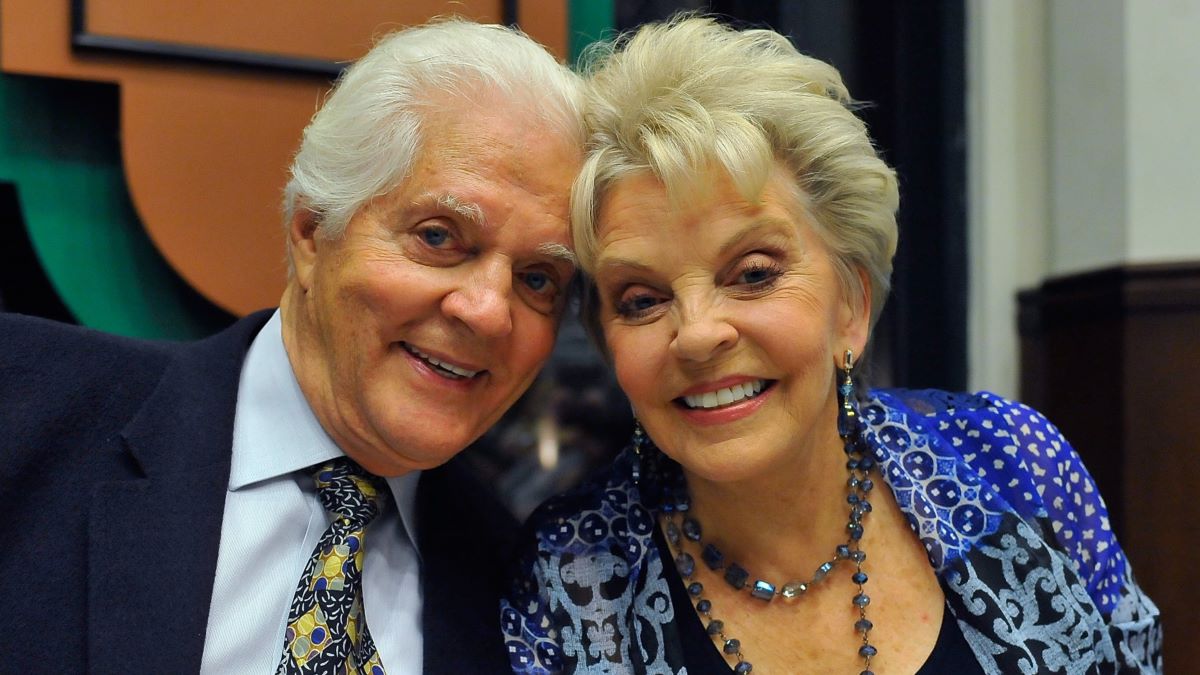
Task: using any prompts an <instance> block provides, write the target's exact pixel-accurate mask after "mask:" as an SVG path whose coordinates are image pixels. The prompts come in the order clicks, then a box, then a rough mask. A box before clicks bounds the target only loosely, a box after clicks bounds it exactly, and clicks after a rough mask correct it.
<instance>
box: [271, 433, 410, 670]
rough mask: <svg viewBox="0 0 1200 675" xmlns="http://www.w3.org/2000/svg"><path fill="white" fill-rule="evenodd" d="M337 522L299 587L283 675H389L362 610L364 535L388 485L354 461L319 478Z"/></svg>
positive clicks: (324, 470) (321, 471)
mask: <svg viewBox="0 0 1200 675" xmlns="http://www.w3.org/2000/svg"><path fill="white" fill-rule="evenodd" d="M313 479H314V480H315V481H316V483H317V494H318V495H319V496H320V498H321V503H322V504H324V505H325V510H327V511H329V512H330V513H332V514H334V515H335V516H336V517H335V518H334V521H333V522H332V523H330V524H329V527H328V528H326V529H325V533H324V534H322V535H321V540H320V541H318V542H317V547H316V550H314V551H313V554H312V556H311V557H310V558H309V560H308V564H307V565H305V567H304V574H303V575H301V576H300V582H299V583H298V584H297V585H296V595H295V597H294V598H292V608H291V610H290V611H289V612H288V624H287V630H286V631H285V632H284V636H283V657H282V658H281V659H280V662H279V668H278V670H277V671H276V673H277V675H301V674H305V675H307V674H316V673H354V674H356V675H357V674H359V673H363V674H366V675H384V670H383V665H382V664H381V663H380V662H379V654H378V653H377V652H376V651H375V642H374V641H373V640H371V634H370V633H369V632H368V630H367V621H366V617H365V615H364V614H363V604H362V568H363V535H364V533H365V532H366V529H367V524H368V523H370V522H371V519H373V518H374V517H375V516H377V515H379V511H380V508H381V507H382V506H383V501H384V499H386V497H387V495H388V490H387V486H386V484H384V483H383V481H382V480H381V479H379V478H378V477H376V476H372V475H371V474H369V473H367V472H366V471H365V470H364V469H363V468H362V467H361V466H359V465H358V464H356V463H355V462H354V461H353V460H351V459H348V458H346V457H342V458H339V459H335V460H332V461H330V462H326V463H325V464H323V465H322V466H321V467H320V468H318V469H317V470H316V472H315V473H313Z"/></svg>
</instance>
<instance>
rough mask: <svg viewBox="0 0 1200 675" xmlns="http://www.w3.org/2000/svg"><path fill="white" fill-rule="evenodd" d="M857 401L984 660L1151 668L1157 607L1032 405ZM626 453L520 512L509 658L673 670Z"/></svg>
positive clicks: (1087, 481)
mask: <svg viewBox="0 0 1200 675" xmlns="http://www.w3.org/2000/svg"><path fill="white" fill-rule="evenodd" d="M862 416H863V419H864V421H865V422H866V425H865V429H864V431H863V435H864V440H865V441H866V442H867V444H868V445H869V447H870V448H871V450H872V452H873V453H874V456H875V458H876V460H877V462H878V463H879V465H880V470H881V473H882V475H883V477H884V479H885V480H886V482H887V483H888V485H889V486H890V487H891V490H892V492H893V493H894V494H895V496H896V501H897V502H898V503H899V504H900V508H901V509H902V510H903V511H904V513H905V515H906V516H907V518H908V522H909V524H910V525H911V526H912V528H913V531H914V532H916V533H917V536H919V537H920V539H921V541H922V543H924V544H925V548H926V550H927V551H928V552H929V560H930V563H931V564H932V565H933V567H934V569H935V570H936V572H937V574H938V577H939V579H940V581H941V584H942V588H943V589H944V591H945V594H946V599H947V605H948V606H949V608H950V610H951V611H952V612H953V614H954V617H955V619H956V620H957V622H958V625H959V627H960V628H961V630H962V632H963V635H964V636H965V637H966V641H967V643H968V644H969V645H970V647H971V650H972V651H973V652H974V654H975V657H976V659H977V660H978V661H979V664H980V666H981V667H982V669H983V671H984V672H985V673H989V674H990V673H996V674H1009V673H1060V672H1061V673H1116V672H1122V673H1125V672H1129V673H1158V672H1161V670H1162V656H1161V654H1162V628H1161V624H1160V621H1159V613H1158V608H1157V607H1155V606H1154V603H1153V602H1151V600H1150V598H1148V597H1146V595H1145V594H1144V593H1142V591H1141V589H1140V588H1139V587H1138V586H1137V584H1136V583H1135V582H1134V579H1133V575H1132V573H1131V571H1130V568H1129V563H1128V562H1127V560H1126V559H1125V555H1124V553H1123V552H1122V551H1121V547H1120V546H1119V545H1118V544H1117V540H1116V538H1115V537H1114V536H1113V533H1112V531H1111V530H1110V529H1109V523H1108V511H1107V510H1106V508H1105V506H1104V503H1103V501H1102V500H1101V498H1100V494H1099V493H1098V492H1097V490H1096V486H1095V483H1094V482H1093V481H1092V478H1091V476H1090V475H1089V474H1088V473H1087V470H1086V469H1085V468H1084V467H1083V464H1082V463H1081V462H1080V460H1079V457H1078V455H1076V454H1075V451H1074V450H1073V449H1072V448H1071V446H1070V445H1069V444H1068V443H1067V441H1066V440H1065V439H1064V438H1063V437H1062V435H1061V434H1059V432H1058V430H1057V429H1055V428H1054V426H1053V425H1051V424H1050V423H1049V422H1048V421H1046V419H1045V418H1044V417H1042V415H1040V414H1039V413H1038V412H1036V411H1035V410H1033V409H1031V408H1029V407H1027V406H1024V405H1021V404H1019V403H1014V402H1012V401H1008V400H1005V399H1003V398H1001V397H999V396H996V395H994V394H989V393H981V394H977V395H967V394H950V393H946V392H942V391H935V390H926V391H906V390H876V391H873V392H872V395H871V397H870V399H869V400H867V401H866V402H865V403H864V404H863V406H862ZM635 463H636V456H635V455H634V454H633V452H631V451H630V450H629V449H626V451H625V452H623V453H622V454H621V455H620V456H619V457H618V458H617V459H616V461H615V462H614V463H613V464H612V466H611V467H609V469H607V470H606V471H605V472H603V473H602V474H600V475H599V476H597V477H596V478H595V479H594V480H592V481H591V482H589V483H588V484H586V485H584V486H582V487H580V488H577V489H575V490H574V491H572V492H569V493H567V494H565V495H562V496H559V497H556V498H554V499H552V500H550V501H549V502H547V503H546V504H544V505H543V506H542V507H541V508H540V509H539V510H538V511H537V512H536V513H535V514H534V515H533V516H532V517H531V518H530V521H529V523H528V524H527V525H526V530H527V532H528V533H530V536H531V538H532V541H529V542H528V549H527V550H526V551H524V556H523V558H522V563H521V565H522V569H521V570H520V574H519V575H518V578H517V580H516V582H515V583H514V586H513V590H512V591H511V592H510V594H509V596H508V598H507V599H506V600H505V601H504V602H503V603H502V609H501V621H502V627H503V631H504V634H505V640H506V643H507V647H508V653H509V657H510V659H511V662H512V667H513V670H514V671H515V672H517V673H559V672H568V673H682V672H685V669H684V666H683V665H682V658H681V656H680V650H679V648H678V645H677V644H675V643H677V641H678V638H677V637H676V636H675V633H674V632H673V631H672V630H671V629H670V628H668V627H669V626H670V624H672V620H673V618H674V616H675V614H674V612H675V609H674V607H673V606H672V604H671V596H670V591H669V589H668V586H667V580H666V577H665V576H664V575H663V560H662V558H661V556H660V555H659V553H658V549H657V548H656V547H655V545H654V542H653V541H652V538H651V537H652V533H653V528H654V526H655V516H654V508H655V505H654V504H648V503H645V502H644V497H643V494H642V492H643V491H642V490H639V486H638V485H636V484H635V483H634V480H633V470H634V467H635Z"/></svg>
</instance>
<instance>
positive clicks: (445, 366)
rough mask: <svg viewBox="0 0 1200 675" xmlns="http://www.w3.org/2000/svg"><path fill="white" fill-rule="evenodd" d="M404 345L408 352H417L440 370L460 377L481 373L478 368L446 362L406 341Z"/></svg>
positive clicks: (417, 354) (416, 353)
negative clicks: (467, 367) (469, 368)
mask: <svg viewBox="0 0 1200 675" xmlns="http://www.w3.org/2000/svg"><path fill="white" fill-rule="evenodd" d="M404 347H405V348H406V349H407V350H408V353H410V354H415V355H416V356H419V357H421V360H423V361H425V362H426V363H428V364H430V365H432V366H435V367H437V368H438V369H439V370H442V371H445V372H447V373H449V374H451V375H456V376H458V377H475V375H477V374H478V373H479V371H478V370H467V369H466V368H459V367H458V366H456V365H454V364H453V363H446V362H445V361H439V360H437V359H435V358H433V357H432V356H430V355H428V354H426V353H425V352H423V351H421V350H420V349H417V348H416V347H414V346H412V345H410V344H407V343H406V344H405V345H404Z"/></svg>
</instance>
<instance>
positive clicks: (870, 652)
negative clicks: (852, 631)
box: [858, 645, 878, 659]
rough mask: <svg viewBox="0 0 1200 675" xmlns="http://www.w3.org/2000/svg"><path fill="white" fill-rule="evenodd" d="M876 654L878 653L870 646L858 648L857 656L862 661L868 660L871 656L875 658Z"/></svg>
mask: <svg viewBox="0 0 1200 675" xmlns="http://www.w3.org/2000/svg"><path fill="white" fill-rule="evenodd" d="M877 653H878V652H877V651H876V650H875V648H874V647H872V646H871V645H863V646H861V647H859V648H858V655H859V656H861V657H863V658H864V659H869V658H871V657H872V656H875V655H876V654H877Z"/></svg>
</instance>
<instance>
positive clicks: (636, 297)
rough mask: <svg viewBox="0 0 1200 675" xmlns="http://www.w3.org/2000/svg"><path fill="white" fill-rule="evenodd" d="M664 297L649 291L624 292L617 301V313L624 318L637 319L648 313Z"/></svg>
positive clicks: (661, 301)
mask: <svg viewBox="0 0 1200 675" xmlns="http://www.w3.org/2000/svg"><path fill="white" fill-rule="evenodd" d="M664 302H666V300H665V299H663V298H661V297H659V296H657V295H653V294H650V293H626V294H625V295H624V296H622V298H621V300H620V302H618V303H617V307H616V311H617V315H618V316H621V317H624V318H626V319H639V318H642V317H644V316H646V315H648V314H649V313H650V312H651V311H652V310H653V309H654V308H655V307H657V306H658V305H661V304H662V303H664Z"/></svg>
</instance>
